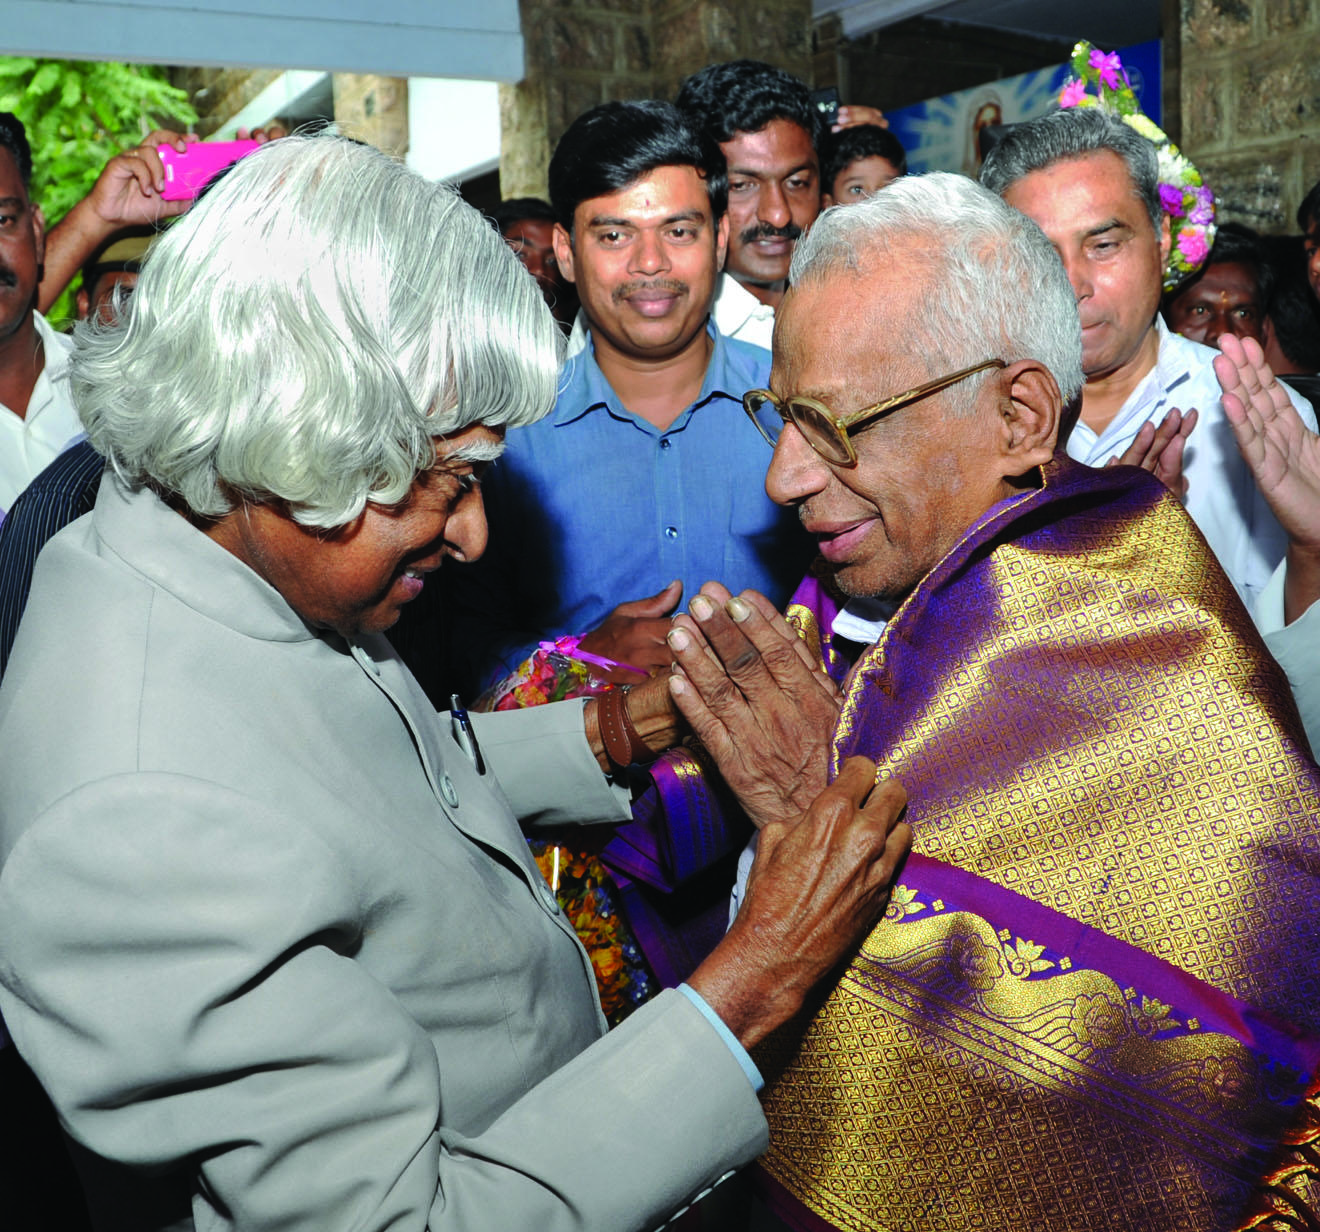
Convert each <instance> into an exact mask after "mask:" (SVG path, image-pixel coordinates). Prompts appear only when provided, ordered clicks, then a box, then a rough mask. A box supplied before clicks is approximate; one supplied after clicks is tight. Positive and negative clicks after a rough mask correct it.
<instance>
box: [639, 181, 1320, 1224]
mask: <svg viewBox="0 0 1320 1232" xmlns="http://www.w3.org/2000/svg"><path fill="white" fill-rule="evenodd" d="M949 236H957V243H956V244H954V245H951V244H950V243H949V240H948V237H949ZM789 281H790V290H789V291H788V293H787V294H786V296H785V298H784V303H783V305H782V307H781V308H780V310H779V315H778V321H777V328H776V334H775V353H774V363H773V367H772V369H771V374H770V380H769V388H768V389H763V390H756V391H753V392H751V393H749V394H748V395H747V397H746V398H745V400H744V405H745V408H746V410H747V411H748V413H749V414H750V415H751V417H752V419H753V420H754V421H755V422H756V424H757V426H758V427H759V428H760V429H761V431H762V434H763V435H764V436H765V437H766V439H767V440H768V441H769V442H770V444H771V445H772V446H773V448H774V452H773V455H771V456H770V458H769V470H768V474H767V477H766V488H767V491H768V492H769V493H770V495H771V496H772V497H773V498H774V499H775V500H777V501H779V502H780V503H782V504H786V505H789V506H792V507H794V508H796V509H797V511H798V514H799V516H800V518H801V521H802V524H803V526H804V527H805V528H806V530H807V531H808V533H809V534H810V535H811V536H812V537H813V538H814V539H815V541H816V544H817V547H818V549H819V552H820V556H821V561H820V562H819V563H818V565H817V566H816V568H815V569H814V570H813V573H812V576H810V577H809V578H808V579H807V580H806V581H805V582H804V583H803V584H802V586H801V587H799V589H798V591H797V593H796V595H795V596H794V599H793V601H792V602H791V603H790V604H789V607H788V610H787V622H785V621H783V620H781V619H780V618H779V617H777V616H776V615H775V614H774V612H773V610H772V609H771V608H770V606H769V604H768V603H766V602H765V601H764V600H763V599H761V597H760V596H758V595H755V594H753V593H751V592H744V593H743V594H742V595H739V596H737V597H730V596H729V595H728V592H727V591H724V590H723V589H722V588H719V587H714V586H708V587H704V588H703V592H702V593H701V594H700V595H698V596H696V597H695V598H694V599H693V601H692V602H691V603H690V604H689V613H690V614H689V615H684V616H681V617H680V618H679V619H678V620H677V621H676V623H675V627H674V629H673V630H672V631H671V633H670V635H669V644H670V647H671V648H672V650H673V651H674V654H675V659H676V663H677V666H676V669H675V671H674V673H673V674H672V675H671V686H670V687H671V691H672V693H673V696H674V697H675V699H676V701H677V703H678V705H679V707H680V709H681V710H682V711H683V712H684V714H685V715H686V717H687V718H688V719H689V721H690V722H691V723H692V725H693V727H694V729H695V731H696V733H697V735H698V736H699V737H700V739H701V741H702V743H703V744H704V745H705V748H706V750H707V751H708V752H709V753H710V755H711V757H713V759H714V761H715V762H716V764H717V765H718V767H719V769H720V772H721V773H722V774H723V776H724V778H725V779H726V780H727V781H728V782H729V783H730V784H731V785H732V786H733V787H734V788H735V790H736V791H737V793H738V795H739V798H740V799H741V800H742V801H743V802H744V804H745V805H746V807H747V808H748V811H749V812H750V814H751V816H752V820H753V821H754V822H755V823H756V824H757V826H758V827H766V826H777V825H782V824H784V823H785V822H787V821H788V820H789V819H790V818H791V816H792V815H793V813H794V810H795V809H800V801H801V800H803V799H809V798H811V797H812V795H813V794H814V793H817V792H819V790H820V787H821V785H823V784H824V783H826V782H827V781H829V780H830V779H832V778H833V777H834V775H835V774H837V773H838V770H839V767H840V765H841V764H842V762H843V759H845V758H846V757H849V756H852V755H854V754H865V755H866V756H868V757H870V758H872V759H873V760H874V761H875V763H876V765H877V766H878V767H879V774H880V776H881V777H887V776H890V775H893V776H897V777H900V778H901V779H902V781H903V782H904V784H905V785H906V787H907V791H908V802H909V803H908V814H907V816H908V820H909V822H910V823H911V825H912V829H913V835H914V840H913V847H912V854H911V856H910V857H909V859H908V861H907V864H906V866H905V867H904V869H903V871H902V872H901V873H900V875H899V877H898V879H897V884H896V886H895V888H894V891H893V896H892V898H891V901H890V905H889V910H888V912H887V915H886V918H885V920H884V921H883V922H882V923H881V924H880V925H878V926H877V928H876V929H875V930H873V931H872V933H871V934H870V936H869V937H868V938H867V939H866V941H865V942H864V943H863V945H862V947H861V949H860V950H859V952H858V953H857V954H856V956H855V957H854V959H853V960H852V962H851V963H850V964H849V966H848V968H847V970H846V971H845V972H843V973H842V975H841V977H840V979H839V980H838V982H837V984H836V985H835V987H834V988H833V990H832V991H831V992H830V994H829V996H828V997H827V998H826V999H825V1000H824V1001H823V1003H821V1004H820V1005H819V1006H818V1007H817V1008H816V1009H815V1010H814V1011H813V1012H812V1013H811V1014H809V1015H808V1016H807V1017H806V1018H804V1019H803V1020H802V1021H800V1022H799V1023H798V1024H797V1029H795V1030H792V1031H786V1032H781V1033H780V1034H778V1035H777V1036H776V1037H775V1038H774V1040H772V1041H768V1042H767V1045H766V1046H765V1047H764V1048H763V1049H762V1050H761V1051H760V1052H759V1053H758V1060H759V1061H761V1062H762V1063H763V1069H765V1070H767V1071H769V1072H771V1073H773V1074H774V1075H775V1077H774V1078H773V1079H772V1080H771V1082H770V1085H769V1089H768V1095H767V1099H766V1109H767V1115H768V1117H769V1120H770V1127H771V1146H770V1150H769V1152H768V1153H767V1154H766V1155H765V1156H764V1157H763V1160H762V1162H761V1165H760V1167H759V1172H758V1193H759V1199H760V1200H761V1201H762V1202H763V1204H764V1205H765V1206H766V1207H767V1208H768V1211H767V1212H764V1213H763V1214H764V1218H763V1220H762V1222H760V1223H757V1224H755V1225H754V1226H757V1227H758V1228H769V1227H774V1226H776V1224H775V1220H776V1218H777V1219H779V1220H782V1222H783V1223H784V1224H785V1225H786V1226H788V1227H791V1228H793V1229H799V1230H800V1229H807V1228H810V1229H820V1228H822V1227H836V1228H859V1227H866V1228H872V1227H874V1228H898V1227H986V1228H1026V1227H1042V1228H1046V1227H1047V1228H1087V1229H1100V1228H1105V1229H1109V1228H1113V1229H1118V1228H1142V1229H1155V1228H1169V1229H1172V1228H1190V1227H1195V1228H1203V1229H1210V1228H1214V1229H1225V1230H1227V1229H1230V1228H1234V1227H1237V1226H1239V1219H1240V1218H1242V1217H1245V1216H1246V1214H1247V1212H1248V1211H1249V1209H1250V1204H1251V1203H1252V1202H1253V1201H1254V1197H1253V1194H1254V1191H1255V1190H1256V1186H1257V1184H1258V1182H1260V1181H1261V1180H1262V1179H1263V1178H1266V1177H1267V1176H1269V1177H1270V1178H1271V1183H1273V1182H1277V1183H1278V1184H1275V1186H1274V1188H1273V1189H1271V1190H1270V1192H1271V1193H1273V1194H1275V1195H1277V1194H1278V1193H1280V1192H1281V1190H1280V1189H1279V1185H1285V1186H1286V1185H1287V1184H1289V1183H1290V1182H1291V1178H1293V1177H1294V1176H1305V1175H1308V1174H1307V1169H1308V1168H1309V1167H1310V1164H1308V1163H1307V1161H1306V1160H1305V1159H1304V1158H1302V1157H1300V1156H1299V1157H1297V1158H1292V1157H1291V1156H1289V1157H1287V1158H1285V1159H1283V1160H1282V1162H1280V1157H1279V1155H1278V1154H1277V1152H1278V1150H1279V1147H1280V1143H1281V1142H1283V1141H1284V1140H1286V1139H1287V1136H1288V1135H1289V1134H1290V1133H1291V1131H1292V1129H1293V1128H1295V1125H1294V1118H1296V1117H1297V1116H1298V1113H1299V1110H1305V1114H1306V1115H1307V1116H1312V1117H1313V1116H1314V1115H1315V1111H1316V1109H1315V1107H1314V1106H1313V1105H1309V1104H1308V1103H1307V1097H1308V1093H1309V1092H1314V1091H1315V1089H1316V1087H1315V1086H1314V1085H1313V1084H1315V1082H1316V1079H1317V1074H1318V1073H1320V1008H1318V1007H1320V1000H1317V993H1320V974H1317V968H1316V964H1315V961H1314V954H1315V950H1316V946H1317V944H1320V924H1318V923H1317V917H1316V913H1315V911H1314V902H1315V896H1316V894H1317V893H1318V892H1320V856H1317V854H1316V853H1317V850H1320V773H1318V772H1317V770H1316V767H1315V764H1314V763H1313V762H1312V761H1311V760H1310V759H1309V758H1308V757H1307V756H1306V755H1305V752H1304V751H1303V750H1304V749H1305V744H1304V738H1303V736H1302V734H1301V728H1300V724H1299V722H1298V718H1297V714H1296V711H1295V709H1294V707H1293V705H1292V702H1291V699H1290V697H1289V694H1288V685H1287V681H1286V679H1285V678H1284V676H1283V675H1282V673H1281V672H1280V671H1279V669H1278V667H1277V665H1276V664H1274V662H1273V661H1272V660H1271V659H1270V658H1269V657H1268V655H1267V654H1266V653H1265V651H1264V649H1263V647H1262V645H1261V643H1260V641H1259V639H1258V637H1257V636H1256V635H1255V633H1254V631H1253V630H1252V627H1251V622H1250V618H1249V617H1248V615H1247V613H1246V611H1245V609H1244V608H1243V607H1242V605H1241V604H1240V603H1239V602H1238V601H1237V598H1236V595H1235V592H1234V588H1233V585H1232V583H1231V582H1230V580H1229V579H1228V577H1227V576H1226V575H1225V574H1224V572H1223V570H1222V569H1221V568H1220V567H1219V566H1218V564H1217V563H1216V561H1215V559H1214V557H1213V556H1212V555H1211V553H1210V550H1209V549H1208V548H1207V546H1206V544H1205V541H1204V540H1203V539H1202V538H1201V536H1200V535H1199V533H1198V532H1197V531H1196V528H1195V526H1194V525H1193V523H1192V522H1191V520H1190V519H1189V517H1188V516H1187V513H1186V511H1185V510H1184V509H1183V508H1182V506H1181V504H1180V503H1179V501H1178V500H1177V499H1176V498H1175V497H1174V496H1173V495H1172V494H1171V493H1169V492H1168V491H1167V490H1165V488H1164V486H1163V485H1162V484H1160V483H1159V482H1158V481H1157V480H1155V479H1154V478H1152V477H1151V476H1149V475H1147V474H1145V473H1144V472H1143V471H1141V470H1139V469H1136V468H1132V467H1116V468H1113V469H1105V470H1094V469H1091V468H1089V467H1085V466H1081V465H1079V464H1077V463H1075V462H1073V461H1071V460H1070V459H1068V458H1067V457H1066V456H1065V455H1064V454H1063V452H1062V451H1061V450H1059V449H1058V439H1059V435H1060V430H1061V423H1063V422H1064V421H1065V420H1066V416H1067V413H1066V411H1065V407H1067V406H1068V405H1069V403H1070V402H1072V404H1073V405H1074V406H1075V397H1076V394H1077V393H1078V391H1079V389H1080V388H1081V384H1082V367H1081V345H1080V337H1079V335H1080V329H1079V324H1078V316H1077V311H1076V308H1075V304H1074V296H1073V293H1072V290H1071V288H1070V287H1069V284H1068V280H1067V276H1066V274H1065V272H1064V269H1063V267H1062V265H1061V264H1060V262H1059V261H1058V259H1057V257H1056V256H1055V255H1054V253H1053V252H1052V249H1051V246H1050V244H1049V242H1048V241H1047V240H1046V238H1045V237H1044V235H1043V234H1042V233H1041V232H1040V230H1039V229H1038V228H1037V227H1036V226H1035V225H1034V224H1032V223H1031V222H1030V221H1029V220H1027V219H1026V218H1024V217H1023V216H1022V215H1020V214H1017V213H1016V211H1014V210H1012V209H1010V208H1009V207H1008V206H1006V205H1005V204H1004V203H1003V202H1002V201H1000V200H998V199H997V198H995V197H994V196H993V195H992V194H990V193H988V192H987V191H986V190H984V189H982V188H980V187H978V186H976V185H975V184H973V183H972V182H970V181H968V180H965V179H962V178H961V177H957V176H947V175H929V176H923V177H918V178H915V179H909V180H905V181H901V182H899V183H896V184H894V185H891V186H890V187H888V188H886V190H885V191H884V192H883V193H879V194H876V196H875V197H873V198H872V199H870V200H868V201H866V202H864V203H861V204H859V205H857V206H854V207H852V208H850V209H847V210H834V211H830V212H828V213H826V214H824V215H822V216H821V218H820V219H819V220H818V221H817V223H816V225H815V227H814V228H813V229H812V231H811V232H810V234H809V235H808V236H806V237H804V238H803V239H802V240H801V241H799V243H798V247H797V251H796V253H795V255H794V259H793V266H792V270H791V275H790V279H789ZM1028 291H1029V293H1028ZM798 635H800V636H798ZM684 757H685V755H684V754H672V753H671V754H668V755H666V758H667V760H666V762H665V763H663V764H662V766H661V768H659V769H658V770H657V771H656V773H655V782H656V784H657V789H658V794H659V796H660V798H661V802H662V804H663V807H664V809H665V811H666V813H667V815H668V818H669V820H670V821H671V823H672V822H675V821H682V820H683V819H684V818H685V816H687V815H688V814H689V813H691V814H699V813H700V812H701V810H702V809H704V808H707V807H708V804H709V801H708V800H705V799H694V798H693V797H694V794H695V793H694V792H693V789H692V782H693V778H692V768H691V766H690V765H689V764H688V763H686V762H685V760H684ZM666 782H671V783H673V784H675V785H677V787H676V788H675V789H672V790H671V789H668V788H667V787H666V786H665V784H666ZM685 810H686V812H685ZM748 858H750V857H749V856H748ZM831 892H832V890H831V887H830V886H828V885H822V886H820V887H819V890H818V895H819V897H820V899H821V900H822V901H826V900H828V897H829V896H830V894H831ZM742 893H743V889H742V886H741V879H740V888H739V891H738V893H737V895H736V896H735V904H734V906H735V910H736V909H737V908H738V906H739V905H740V902H739V900H740V899H741V898H742ZM755 893H756V891H755V888H754V887H752V888H751V889H750V891H749V892H748V900H747V901H748V902H750V901H752V899H753V898H754V897H755ZM1279 1083H1282V1085H1277V1084H1279ZM1279 1168H1282V1169H1283V1171H1282V1172H1280V1173H1278V1174H1277V1175H1275V1171H1276V1169H1279ZM1314 1173H1315V1170H1314V1169H1311V1173H1310V1174H1309V1176H1310V1179H1309V1180H1307V1181H1306V1183H1312V1184H1313V1183H1314V1179H1315V1176H1314ZM1312 1192H1314V1190H1313V1191H1312ZM1299 1201H1300V1199H1299ZM1310 1217H1311V1218H1313V1217H1314V1216H1310ZM1299 1222H1301V1221H1299ZM1253 1226H1254V1225H1253ZM1261 1226H1267V1227H1273V1226H1276V1225H1274V1224H1268V1223H1267V1224H1263V1225H1261ZM1278 1226H1284V1225H1282V1224H1280V1225H1278ZM1289 1226H1291V1225H1289Z"/></svg>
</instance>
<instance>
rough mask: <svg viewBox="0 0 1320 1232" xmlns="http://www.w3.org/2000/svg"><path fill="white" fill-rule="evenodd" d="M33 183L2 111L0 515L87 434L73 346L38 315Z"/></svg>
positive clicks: (13, 123)
mask: <svg viewBox="0 0 1320 1232" xmlns="http://www.w3.org/2000/svg"><path fill="white" fill-rule="evenodd" d="M31 180H32V151H31V149H30V147H29V146H28V140H27V133H26V131H25V130H24V128H23V123H22V121H21V120H19V119H18V118H17V117H16V116H14V115H12V114H11V113H9V112H0V517H3V515H4V513H5V511H6V510H7V509H8V508H9V506H10V505H11V504H12V503H13V502H14V499H15V497H17V496H18V494H19V493H20V492H21V491H22V490H23V489H24V488H25V487H27V485H28V483H29V482H30V481H31V479H32V478H33V476H34V475H36V474H37V473H38V472H40V471H41V470H43V469H44V468H45V466H46V464H47V463H49V462H51V461H53V460H54V458H55V457H56V455H57V454H59V453H60V452H61V451H62V450H63V449H64V448H65V446H67V445H68V444H69V443H70V442H71V441H72V440H73V439H74V438H75V437H77V436H78V435H79V434H81V432H82V424H81V423H80V422H79V420H78V414H77V412H76V411H75V410H74V408H73V399H72V398H71V396H70V394H69V374H68V354H69V341H68V339H67V338H65V337H64V336H63V335H61V334H58V333H56V332H55V331H54V330H53V329H52V328H51V327H50V326H49V325H47V324H46V319H45V317H43V316H42V315H41V314H40V313H39V312H38V311H37V310H36V300H37V284H38V283H39V282H40V280H41V265H42V260H43V258H44V256H45V251H46V225H45V219H44V218H43V217H42V213H41V207H40V206H37V205H34V204H33V203H32V201H31V200H30V198H29V197H28V186H29V184H30V183H31Z"/></svg>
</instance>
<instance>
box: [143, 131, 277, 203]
mask: <svg viewBox="0 0 1320 1232" xmlns="http://www.w3.org/2000/svg"><path fill="white" fill-rule="evenodd" d="M260 144H261V142H259V141H193V142H190V143H189V145H188V148H187V149H186V150H185V151H184V152H183V153H182V154H180V153H179V151H178V150H176V149H175V148H174V147H173V146H172V145H161V146H157V147H156V153H157V154H159V155H160V161H161V162H162V163H163V164H164V165H165V188H164V191H163V192H162V193H161V194H160V196H161V200H162V201H191V200H192V199H193V198H194V197H195V196H197V194H198V193H199V192H201V191H202V189H203V188H205V187H206V184H207V182H208V181H209V180H211V179H212V178H213V177H214V176H215V175H217V174H218V173H219V172H221V171H223V170H224V168H226V167H228V166H229V164H230V163H236V162H238V160H239V159H240V158H244V157H246V156H247V155H248V154H251V153H252V151H253V150H255V149H256V148H257V147H258V146H259V145H260Z"/></svg>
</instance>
